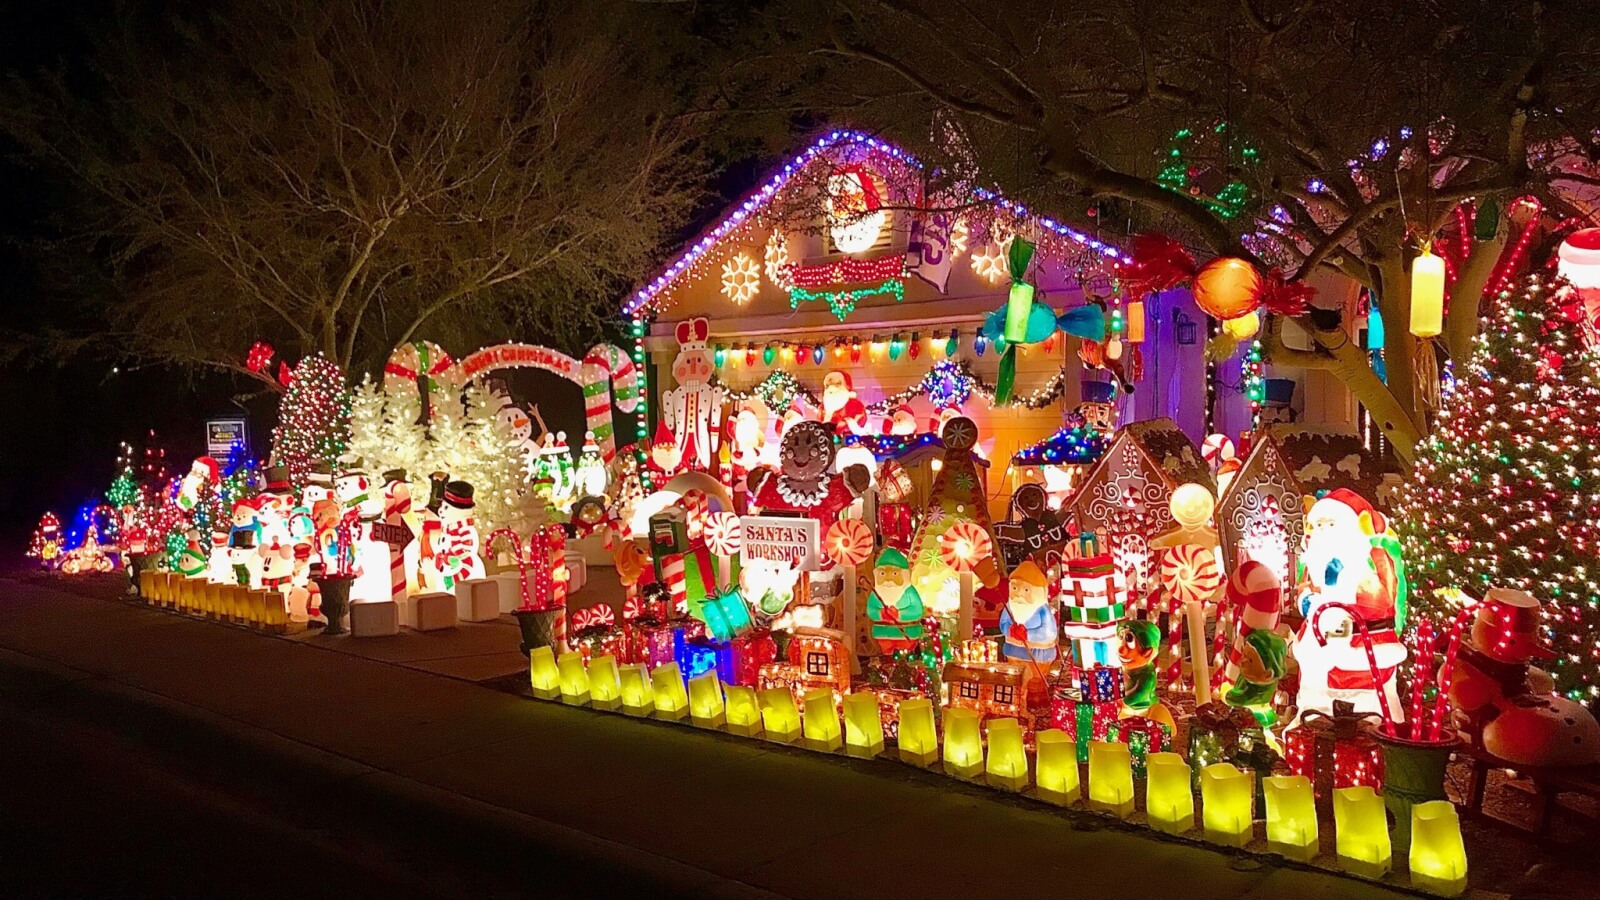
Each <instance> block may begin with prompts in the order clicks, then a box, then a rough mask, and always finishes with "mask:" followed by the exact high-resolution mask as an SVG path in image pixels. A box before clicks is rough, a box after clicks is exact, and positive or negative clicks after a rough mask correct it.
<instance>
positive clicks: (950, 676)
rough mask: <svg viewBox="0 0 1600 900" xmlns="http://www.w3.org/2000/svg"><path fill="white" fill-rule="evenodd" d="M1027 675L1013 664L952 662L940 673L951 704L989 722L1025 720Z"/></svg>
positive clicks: (948, 702) (1020, 665)
mask: <svg viewBox="0 0 1600 900" xmlns="http://www.w3.org/2000/svg"><path fill="white" fill-rule="evenodd" d="M1023 676H1024V669H1023V664H1022V663H1013V662H960V661H957V660H952V661H950V662H947V663H945V664H944V670H943V671H942V672H941V673H940V679H941V680H942V681H943V682H944V686H945V689H946V690H947V691H948V700H947V701H946V702H947V705H949V706H952V707H960V708H963V709H972V710H977V711H978V712H980V713H982V714H983V717H984V718H985V719H992V718H997V717H1010V718H1023V717H1024V706H1025V705H1026V702H1027V697H1026V696H1025V695H1024V692H1023Z"/></svg>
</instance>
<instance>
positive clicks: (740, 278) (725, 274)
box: [722, 253, 761, 305]
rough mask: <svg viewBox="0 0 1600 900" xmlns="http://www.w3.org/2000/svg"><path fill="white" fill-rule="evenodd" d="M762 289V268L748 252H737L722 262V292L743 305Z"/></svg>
mask: <svg viewBox="0 0 1600 900" xmlns="http://www.w3.org/2000/svg"><path fill="white" fill-rule="evenodd" d="M760 289H761V270H760V269H758V268H756V261H755V260H753V259H751V258H750V254H748V253H739V254H735V255H734V257H733V258H732V259H730V260H728V261H727V262H725V263H723V264H722V294H723V296H725V297H727V298H728V299H729V300H732V301H733V302H735V303H738V304H740V305H743V304H745V303H749V302H750V299H751V298H752V297H754V296H755V295H756V291H758V290H760Z"/></svg>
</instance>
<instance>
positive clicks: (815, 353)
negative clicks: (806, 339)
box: [811, 344, 822, 366]
mask: <svg viewBox="0 0 1600 900" xmlns="http://www.w3.org/2000/svg"><path fill="white" fill-rule="evenodd" d="M811 361H812V362H814V363H816V364H817V365H819V366H820V365H822V345H821V344H818V345H816V346H815V347H812V348H811Z"/></svg>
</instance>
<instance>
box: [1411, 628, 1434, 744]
mask: <svg viewBox="0 0 1600 900" xmlns="http://www.w3.org/2000/svg"><path fill="white" fill-rule="evenodd" d="M1412 642H1413V643H1412V647H1411V717H1410V721H1411V737H1412V738H1418V737H1421V735H1422V703H1423V697H1422V695H1423V690H1424V688H1425V687H1426V686H1427V683H1428V679H1430V678H1431V677H1433V622H1432V621H1431V620H1429V619H1423V620H1422V621H1420V622H1418V623H1417V629H1416V631H1415V632H1414V633H1413V635H1412Z"/></svg>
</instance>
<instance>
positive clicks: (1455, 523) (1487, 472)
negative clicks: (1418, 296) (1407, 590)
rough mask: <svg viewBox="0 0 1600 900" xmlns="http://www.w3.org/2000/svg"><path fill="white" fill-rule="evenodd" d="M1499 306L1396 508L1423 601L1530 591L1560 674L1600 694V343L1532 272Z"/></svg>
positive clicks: (1445, 609) (1567, 687)
mask: <svg viewBox="0 0 1600 900" xmlns="http://www.w3.org/2000/svg"><path fill="white" fill-rule="evenodd" d="M1491 307H1492V308H1491V309H1489V311H1488V313H1487V314H1486V315H1485V317H1484V322H1483V325H1482V327H1481V328H1480V329H1479V332H1478V336H1477V338H1476V339H1475V344H1474V347H1473V352H1472V357H1471V362H1470V363H1469V364H1468V365H1467V367H1466V369H1465V371H1463V372H1462V373H1460V378H1459V380H1458V381H1457V383H1456V386H1455V388H1454V390H1453V392H1452V393H1451V395H1450V396H1449V397H1447V398H1446V402H1445V408H1444V411H1443V415H1442V418H1441V420H1440V423H1439V426H1438V428H1437V429H1436V431H1435V433H1434V435H1433V437H1432V438H1430V439H1429V440H1428V441H1426V442H1425V443H1423V444H1422V445H1420V453H1419V456H1418V459H1417V466H1416V471H1415V474H1414V476H1413V478H1412V479H1410V480H1408V481H1407V483H1406V485H1405V487H1404V488H1403V490H1402V494H1401V497H1400V503H1399V508H1398V510H1397V512H1398V514H1397V515H1396V516H1395V520H1396V528H1397V529H1398V530H1400V532H1401V534H1402V537H1403V538H1404V540H1405V545H1406V551H1407V554H1408V557H1409V558H1408V560H1407V561H1408V563H1409V564H1410V566H1411V571H1412V572H1413V573H1414V577H1416V578H1417V580H1418V581H1419V582H1420V583H1421V584H1420V587H1421V590H1420V591H1418V592H1417V599H1416V602H1417V607H1418V609H1419V610H1421V611H1422V612H1424V613H1425V614H1433V615H1434V616H1436V617H1437V616H1444V615H1449V614H1450V613H1452V612H1453V611H1454V605H1453V603H1452V602H1451V601H1450V600H1449V599H1448V598H1447V597H1446V596H1444V595H1442V594H1441V593H1440V591H1441V589H1447V588H1460V589H1461V590H1463V591H1465V592H1466V593H1467V594H1469V595H1471V596H1474V597H1479V596H1482V594H1483V592H1484V590H1485V589H1486V588H1489V587H1491V586H1503V587H1512V588H1518V589H1521V590H1525V591H1528V592H1529V593H1531V594H1533V595H1534V596H1536V597H1538V598H1540V599H1541V600H1543V601H1544V602H1545V604H1546V606H1545V616H1544V625H1545V628H1546V631H1547V633H1548V635H1549V638H1550V644H1551V646H1552V647H1554V648H1555V649H1556V651H1557V653H1558V657H1557V658H1556V660H1555V665H1554V670H1553V674H1554V675H1555V677H1556V683H1557V687H1558V688H1559V689H1560V690H1562V691H1564V692H1566V693H1567V694H1568V695H1569V696H1571V697H1573V698H1574V699H1580V698H1581V699H1592V698H1595V697H1600V566H1597V565H1596V563H1595V550H1596V547H1597V546H1600V544H1597V541H1600V526H1597V521H1596V517H1595V511H1596V510H1597V509H1600V356H1597V354H1596V352H1595V350H1594V348H1593V347H1590V346H1588V345H1587V344H1586V342H1585V339H1584V337H1583V335H1582V334H1581V319H1580V316H1581V305H1580V304H1579V302H1578V300H1577V298H1576V297H1575V296H1573V295H1572V294H1571V292H1570V291H1566V290H1561V289H1558V288H1556V287H1555V286H1553V285H1550V284H1544V283H1540V282H1539V281H1538V280H1537V279H1530V280H1529V281H1528V282H1527V283H1525V284H1522V285H1520V286H1514V287H1513V288H1512V289H1511V290H1508V291H1506V292H1503V293H1502V294H1501V295H1500V297H1499V298H1498V299H1497V300H1496V301H1494V302H1493V303H1492V304H1491Z"/></svg>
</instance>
